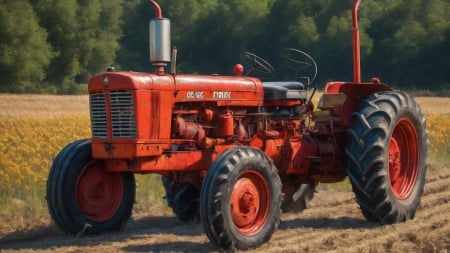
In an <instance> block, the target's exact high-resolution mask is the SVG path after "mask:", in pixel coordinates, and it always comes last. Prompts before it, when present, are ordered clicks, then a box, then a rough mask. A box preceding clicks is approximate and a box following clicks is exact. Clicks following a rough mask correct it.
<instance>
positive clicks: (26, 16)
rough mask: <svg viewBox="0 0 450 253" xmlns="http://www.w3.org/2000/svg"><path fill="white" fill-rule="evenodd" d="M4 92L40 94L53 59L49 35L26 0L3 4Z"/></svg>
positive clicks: (0, 59)
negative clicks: (48, 39) (48, 42)
mask: <svg viewBox="0 0 450 253" xmlns="http://www.w3.org/2000/svg"><path fill="white" fill-rule="evenodd" d="M0 17H1V18H0V92H19V93H26V92H33V93H34V92H38V91H40V90H41V89H45V86H43V85H42V83H41V81H42V79H44V77H45V71H46V69H47V66H48V64H49V62H50V60H51V57H52V53H51V48H50V46H49V45H48V44H47V42H46V37H47V33H46V32H45V30H44V29H42V28H41V27H40V26H39V23H38V18H37V17H36V14H35V13H34V11H33V8H32V7H31V5H30V4H29V3H28V1H25V0H15V1H0Z"/></svg>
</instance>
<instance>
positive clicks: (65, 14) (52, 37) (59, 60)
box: [33, 0, 123, 93]
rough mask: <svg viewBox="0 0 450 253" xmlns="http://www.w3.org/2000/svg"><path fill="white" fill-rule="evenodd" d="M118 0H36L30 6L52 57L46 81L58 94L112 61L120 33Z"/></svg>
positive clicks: (117, 46) (83, 81)
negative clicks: (42, 29)
mask: <svg viewBox="0 0 450 253" xmlns="http://www.w3.org/2000/svg"><path fill="white" fill-rule="evenodd" d="M122 2H123V1H121V0H110V1H100V0H89V1H88V0H67V1H58V0H36V1H33V6H34V8H35V10H36V12H37V13H38V16H39V17H40V21H41V25H42V26H43V27H44V28H45V29H46V30H47V32H48V34H49V36H48V41H49V43H50V44H51V45H52V48H53V50H54V52H55V57H54V59H53V60H52V62H51V64H50V66H49V69H48V72H47V81H48V82H50V83H53V84H55V85H56V86H57V87H58V92H60V93H73V92H76V91H77V86H78V85H77V83H85V82H86V81H87V79H88V78H89V77H90V76H91V75H93V74H95V73H97V72H99V71H101V70H102V69H105V68H106V67H108V66H110V65H111V64H113V63H114V58H115V54H116V51H117V49H118V48H119V43H118V40H119V38H120V37H121V36H122V32H121V24H122V23H121V13H122V10H123V7H122Z"/></svg>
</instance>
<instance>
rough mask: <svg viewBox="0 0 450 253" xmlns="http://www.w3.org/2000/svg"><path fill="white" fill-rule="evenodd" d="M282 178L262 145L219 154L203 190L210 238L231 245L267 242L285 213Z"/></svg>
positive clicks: (204, 220)
mask: <svg viewBox="0 0 450 253" xmlns="http://www.w3.org/2000/svg"><path fill="white" fill-rule="evenodd" d="M281 201H282V193H281V180H280V178H279V176H278V173H277V170H276V168H275V166H274V165H273V163H272V162H271V161H270V160H269V159H268V158H267V156H266V155H265V154H264V153H263V152H262V151H261V150H259V149H256V148H252V147H237V148H233V149H230V150H228V151H226V152H225V153H223V154H222V155H221V156H220V157H219V158H217V159H216V160H215V161H214V163H213V164H212V165H211V168H210V169H209V170H208V173H207V175H206V178H205V179H204V182H203V187H202V189H201V191H200V217H201V221H202V224H203V226H204V229H205V232H206V234H207V236H208V237H209V239H210V240H211V241H212V242H213V243H215V244H216V245H217V246H219V247H221V248H223V249H225V250H228V249H234V248H238V249H249V248H254V247H257V246H259V245H261V244H263V243H265V242H267V241H268V240H269V239H270V237H271V236H272V234H273V232H274V231H275V229H276V228H277V227H278V224H279V222H280V215H281V208H280V206H281Z"/></svg>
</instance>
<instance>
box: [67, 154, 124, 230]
mask: <svg viewBox="0 0 450 253" xmlns="http://www.w3.org/2000/svg"><path fill="white" fill-rule="evenodd" d="M122 195H123V183H122V178H121V176H120V174H119V173H111V172H107V171H105V169H104V164H103V162H102V161H92V162H90V163H88V164H87V165H86V166H85V167H84V168H83V170H82V171H81V173H80V176H79V178H78V180H77V184H76V197H77V202H78V205H79V207H80V209H81V211H82V212H83V213H84V214H85V215H86V216H87V217H89V218H90V219H92V220H94V221H96V222H104V221H107V220H108V219H110V218H111V217H113V216H114V214H115V213H116V212H117V210H118V209H119V207H120V203H121V200H122Z"/></svg>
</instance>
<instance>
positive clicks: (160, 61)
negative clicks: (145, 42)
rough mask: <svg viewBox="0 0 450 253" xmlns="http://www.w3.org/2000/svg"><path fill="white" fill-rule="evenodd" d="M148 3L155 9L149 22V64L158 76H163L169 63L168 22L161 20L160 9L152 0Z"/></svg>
mask: <svg viewBox="0 0 450 253" xmlns="http://www.w3.org/2000/svg"><path fill="white" fill-rule="evenodd" d="M150 3H151V4H152V5H153V7H154V9H155V13H156V14H155V18H153V19H151V20H150V25H149V27H150V29H149V31H150V33H149V37H150V62H151V63H152V65H153V66H155V67H156V73H157V74H158V75H163V74H164V67H165V66H167V64H168V63H169V62H170V58H171V49H170V20H169V19H167V18H163V16H162V11H161V7H159V5H158V3H156V2H155V1H154V0H150Z"/></svg>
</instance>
